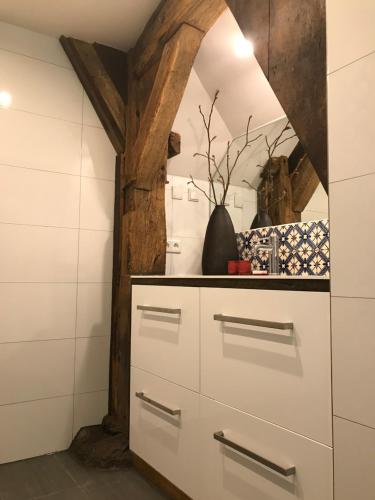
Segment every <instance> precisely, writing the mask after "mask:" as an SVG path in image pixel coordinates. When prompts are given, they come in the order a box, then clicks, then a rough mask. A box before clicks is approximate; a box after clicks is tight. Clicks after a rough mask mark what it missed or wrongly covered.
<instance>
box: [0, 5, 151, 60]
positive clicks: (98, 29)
mask: <svg viewBox="0 0 375 500" xmlns="http://www.w3.org/2000/svg"><path fill="white" fill-rule="evenodd" d="M159 2H160V0H105V1H103V0H1V1H0V21H3V22H7V23H10V24H15V25H17V26H22V27H24V28H28V29H31V30H33V31H38V32H41V33H46V34H49V35H53V36H57V37H58V36H60V35H66V36H72V37H75V38H79V39H81V40H84V41H86V42H94V41H95V42H100V43H103V44H105V45H110V46H112V47H117V48H119V49H123V50H127V49H129V48H131V47H132V46H133V45H134V44H135V42H136V41H137V39H138V37H139V35H140V34H141V32H142V30H143V27H144V25H145V24H146V22H147V20H148V19H149V17H150V16H151V14H152V13H153V11H154V10H155V9H156V7H157V6H158V4H159Z"/></svg>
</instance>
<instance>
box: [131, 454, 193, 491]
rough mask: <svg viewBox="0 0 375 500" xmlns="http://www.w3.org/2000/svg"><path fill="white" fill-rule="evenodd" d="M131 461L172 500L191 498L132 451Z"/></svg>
mask: <svg viewBox="0 0 375 500" xmlns="http://www.w3.org/2000/svg"><path fill="white" fill-rule="evenodd" d="M132 463H133V465H134V467H135V468H136V469H137V471H138V472H139V473H140V474H142V476H144V477H145V478H146V479H148V481H150V482H151V483H153V484H154V485H155V486H156V487H157V488H159V489H160V490H161V491H163V492H164V493H165V494H166V495H167V496H168V498H171V499H173V500H191V499H190V497H188V496H187V495H186V493H184V492H183V491H181V490H180V489H179V488H177V486H175V485H174V484H173V483H171V482H170V481H169V480H168V479H167V478H165V477H164V476H162V475H161V474H160V472H158V471H157V470H156V469H154V468H153V467H151V465H149V464H148V463H147V462H145V461H144V460H143V459H142V458H141V457H139V456H138V455H136V454H135V453H134V452H132Z"/></svg>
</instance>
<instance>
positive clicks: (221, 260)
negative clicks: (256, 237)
mask: <svg viewBox="0 0 375 500" xmlns="http://www.w3.org/2000/svg"><path fill="white" fill-rule="evenodd" d="M228 260H238V248H237V242H236V233H235V232H234V227H233V223H232V219H231V218H230V215H229V213H228V211H227V209H226V208H225V206H224V205H217V206H216V207H215V208H214V211H213V212H212V214H211V217H210V220H209V221H208V225H207V229H206V236H205V238H204V246H203V256H202V273H203V274H205V275H214V274H227V267H228V265H227V262H228Z"/></svg>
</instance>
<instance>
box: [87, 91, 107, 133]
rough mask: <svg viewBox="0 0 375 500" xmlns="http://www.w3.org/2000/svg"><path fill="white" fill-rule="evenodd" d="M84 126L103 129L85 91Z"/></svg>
mask: <svg viewBox="0 0 375 500" xmlns="http://www.w3.org/2000/svg"><path fill="white" fill-rule="evenodd" d="M83 124H84V125H89V126H92V127H100V128H103V127H102V124H101V122H100V120H99V118H98V115H97V114H96V111H95V109H94V107H93V105H92V104H91V102H90V99H89V98H88V96H87V94H86V92H85V91H83Z"/></svg>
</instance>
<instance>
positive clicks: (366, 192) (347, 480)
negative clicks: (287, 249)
mask: <svg viewBox="0 0 375 500" xmlns="http://www.w3.org/2000/svg"><path fill="white" fill-rule="evenodd" d="M374 19H375V2H373V1H372V0H363V1H361V2H356V1H354V0H345V1H341V0H327V46H328V68H329V74H328V128H329V177H330V186H329V188H330V225H331V263H332V341H333V343H332V347H333V402H334V413H335V415H336V416H337V417H339V418H335V425H334V446H335V468H336V471H335V493H336V497H337V498H339V499H340V500H351V499H352V498H353V495H356V496H359V497H360V498H363V499H365V500H367V499H370V498H371V499H372V498H373V495H374V479H373V478H374V467H373V463H374V443H375V403H374V398H373V392H374V385H375V375H374V363H373V360H374V358H375V343H374V339H373V337H374V335H373V330H374V317H375V300H374V299H375V271H374V245H375V236H374V231H373V228H374V224H375V216H374V213H375V210H374V200H375V161H374V157H373V154H372V151H371V145H372V142H373V140H374V137H375V121H374V112H375V106H374V103H375V91H374V88H375V35H374V33H375V32H374V29H373V21H374ZM348 30H349V31H348ZM348 33H350V35H348ZM352 227H355V230H356V234H357V235H359V236H358V240H357V243H356V244H355V251H356V252H358V255H359V258H358V260H356V263H355V264H354V262H353V258H352V253H353V250H354V248H353V243H352V242H351V241H350V234H349V232H348V230H349V228H352Z"/></svg>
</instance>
